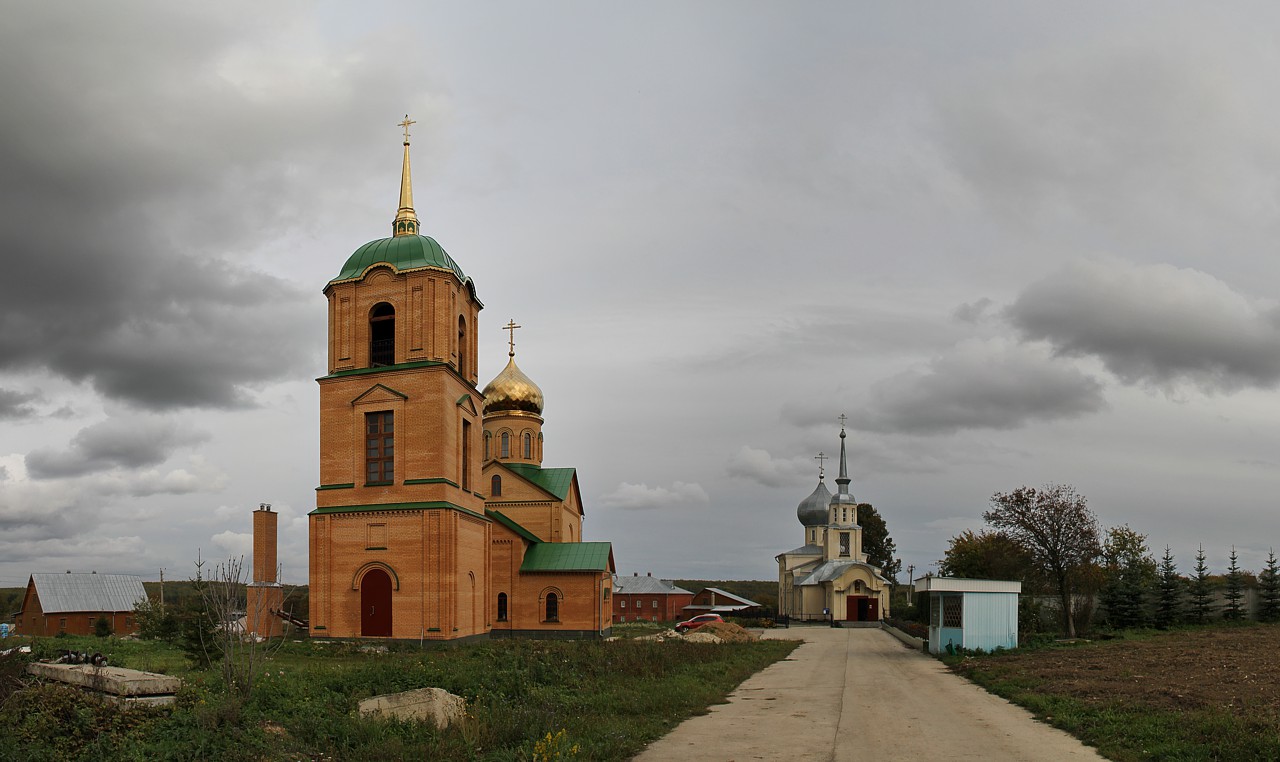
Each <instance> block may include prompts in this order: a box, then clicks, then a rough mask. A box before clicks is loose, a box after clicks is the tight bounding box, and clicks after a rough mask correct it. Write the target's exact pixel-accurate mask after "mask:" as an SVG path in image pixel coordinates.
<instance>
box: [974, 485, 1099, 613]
mask: <svg viewBox="0 0 1280 762" xmlns="http://www.w3.org/2000/svg"><path fill="white" fill-rule="evenodd" d="M982 517H983V518H984V519H986V521H987V523H988V524H990V525H991V526H993V527H995V528H996V529H998V530H1000V531H1002V532H1004V533H1005V534H1007V535H1008V536H1009V537H1011V538H1012V539H1013V540H1015V541H1017V542H1018V544H1019V545H1021V546H1022V547H1024V548H1026V549H1027V551H1028V552H1030V553H1031V557H1032V559H1033V560H1034V561H1035V563H1036V566H1037V567H1039V569H1040V571H1041V572H1042V573H1043V574H1044V576H1045V578H1046V579H1047V580H1048V581H1049V582H1050V583H1051V584H1052V585H1053V586H1054V587H1055V588H1056V590H1057V593H1058V597H1059V599H1060V600H1061V602H1062V620H1063V627H1064V630H1065V632H1066V634H1067V637H1071V638H1074V637H1075V636H1076V622H1075V614H1074V612H1073V610H1072V597H1073V594H1074V593H1075V589H1076V585H1077V583H1078V581H1079V580H1080V579H1081V578H1082V577H1083V576H1084V574H1085V572H1087V571H1088V569H1089V568H1090V567H1091V566H1093V564H1094V563H1095V562H1096V561H1097V559H1098V556H1099V554H1100V553H1101V552H1102V546H1101V544H1100V542H1099V533H1098V519H1097V518H1096V517H1095V516H1094V515H1093V512H1092V511H1090V510H1089V506H1088V502H1087V501H1086V500H1085V498H1084V496H1083V495H1080V494H1078V493H1077V492H1076V491H1075V489H1073V488H1072V487H1071V486H1070V485H1066V484H1048V485H1045V487H1044V488H1043V489H1039V490H1037V489H1036V488H1034V487H1019V488H1017V489H1015V490H1014V491H1012V492H1004V493H1002V492H997V493H996V494H994V495H992V496H991V510H989V511H987V512H986V513H984V514H982Z"/></svg>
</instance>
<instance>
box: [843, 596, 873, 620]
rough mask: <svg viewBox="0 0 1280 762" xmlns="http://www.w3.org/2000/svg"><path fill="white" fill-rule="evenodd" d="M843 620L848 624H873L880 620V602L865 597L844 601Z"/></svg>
mask: <svg viewBox="0 0 1280 762" xmlns="http://www.w3.org/2000/svg"><path fill="white" fill-rule="evenodd" d="M844 612H845V613H844V618H845V620H846V621H849V622H874V621H876V620H877V619H879V618H880V601H878V600H876V599H875V598H871V597H869V596H866V595H850V596H848V597H846V598H845V599H844Z"/></svg>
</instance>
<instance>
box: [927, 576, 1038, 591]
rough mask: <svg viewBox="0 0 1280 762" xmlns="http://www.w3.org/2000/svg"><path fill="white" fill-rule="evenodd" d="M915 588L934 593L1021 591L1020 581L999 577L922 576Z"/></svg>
mask: <svg viewBox="0 0 1280 762" xmlns="http://www.w3.org/2000/svg"><path fill="white" fill-rule="evenodd" d="M916 590H918V591H926V590H927V591H929V592H935V593H936V592H943V593H1021V592H1022V583H1021V582H1014V581H1009V580H999V579H961V578H959V577H922V578H920V579H918V580H916Z"/></svg>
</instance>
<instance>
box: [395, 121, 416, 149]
mask: <svg viewBox="0 0 1280 762" xmlns="http://www.w3.org/2000/svg"><path fill="white" fill-rule="evenodd" d="M411 124H417V122H415V121H413V120H412V119H410V118H409V115H408V114H405V115H404V121H403V122H401V123H400V124H398V125H396V126H397V127H403V128H404V144H405V145H409V125H411Z"/></svg>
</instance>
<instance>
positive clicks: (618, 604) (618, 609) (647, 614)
mask: <svg viewBox="0 0 1280 762" xmlns="http://www.w3.org/2000/svg"><path fill="white" fill-rule="evenodd" d="M692 602H693V593H691V592H690V591H688V590H685V589H684V588H683V587H677V586H676V584H675V583H674V582H672V581H671V580H669V579H658V578H657V577H655V576H653V575H652V574H646V575H644V576H640V574H639V573H634V574H632V576H630V577H627V576H624V575H619V576H617V577H614V578H613V621H615V622H673V621H675V620H677V619H681V618H683V617H684V613H683V612H684V607H685V606H688V605H689V604H690V603H692Z"/></svg>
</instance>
